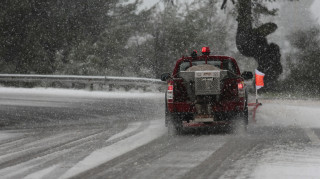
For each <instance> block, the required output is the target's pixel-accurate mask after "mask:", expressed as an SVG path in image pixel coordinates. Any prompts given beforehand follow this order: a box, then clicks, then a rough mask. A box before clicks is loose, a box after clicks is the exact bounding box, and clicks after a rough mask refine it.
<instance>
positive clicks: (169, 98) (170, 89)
mask: <svg viewBox="0 0 320 179" xmlns="http://www.w3.org/2000/svg"><path fill="white" fill-rule="evenodd" d="M167 102H168V103H173V84H172V82H169V83H168V91H167Z"/></svg>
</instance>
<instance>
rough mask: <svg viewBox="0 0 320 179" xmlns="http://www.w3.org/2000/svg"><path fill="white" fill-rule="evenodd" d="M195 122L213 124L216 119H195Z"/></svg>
mask: <svg viewBox="0 0 320 179" xmlns="http://www.w3.org/2000/svg"><path fill="white" fill-rule="evenodd" d="M194 121H195V122H213V121H214V119H213V117H210V118H195V119H194Z"/></svg>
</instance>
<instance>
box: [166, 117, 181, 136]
mask: <svg viewBox="0 0 320 179" xmlns="http://www.w3.org/2000/svg"><path fill="white" fill-rule="evenodd" d="M167 117H168V118H167V119H168V121H167V126H168V135H170V136H173V135H180V134H181V133H182V124H181V122H180V121H179V119H177V117H175V116H174V115H172V114H168V116H167Z"/></svg>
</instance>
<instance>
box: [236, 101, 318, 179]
mask: <svg viewBox="0 0 320 179" xmlns="http://www.w3.org/2000/svg"><path fill="white" fill-rule="evenodd" d="M261 102H262V104H263V105H262V106H261V107H259V108H258V111H257V116H256V119H257V123H256V124H255V125H257V126H279V127H292V128H303V130H304V131H305V133H306V135H307V136H308V137H309V138H310V141H311V146H299V145H297V144H294V143H293V144H292V145H291V146H287V145H280V146H275V147H274V148H272V149H266V150H264V151H263V152H262V153H260V155H262V157H261V158H260V159H259V160H258V161H254V162H253V161H242V162H248V163H251V165H255V168H254V171H252V173H251V175H250V178H265V179H273V178H285V179H295V178H301V179H303V178H319V177H320V148H319V147H320V140H319V137H318V135H316V134H315V130H311V128H313V129H316V128H318V129H319V128H320V101H313V100H307V101H304V100H261ZM242 162H240V163H242ZM246 177H247V176H246ZM246 177H245V178H246ZM240 178H241V177H240Z"/></svg>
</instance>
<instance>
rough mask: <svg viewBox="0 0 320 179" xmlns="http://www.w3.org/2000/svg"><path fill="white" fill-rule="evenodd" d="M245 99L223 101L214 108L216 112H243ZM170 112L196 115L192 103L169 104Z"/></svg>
mask: <svg viewBox="0 0 320 179" xmlns="http://www.w3.org/2000/svg"><path fill="white" fill-rule="evenodd" d="M244 104H245V103H244V98H240V100H236V101H222V102H220V103H217V104H214V105H213V106H212V111H214V112H228V111H241V110H243V109H244ZM168 110H169V112H171V113H186V112H187V113H195V112H196V109H195V106H194V105H193V104H192V103H185V102H175V103H168Z"/></svg>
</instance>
